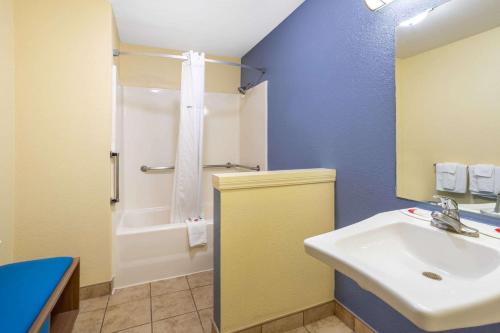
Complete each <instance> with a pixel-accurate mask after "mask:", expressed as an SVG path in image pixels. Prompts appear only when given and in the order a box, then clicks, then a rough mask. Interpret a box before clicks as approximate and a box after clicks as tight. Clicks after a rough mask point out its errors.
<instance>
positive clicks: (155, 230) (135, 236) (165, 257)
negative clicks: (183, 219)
mask: <svg viewBox="0 0 500 333" xmlns="http://www.w3.org/2000/svg"><path fill="white" fill-rule="evenodd" d="M169 216H170V211H169V210H168V209H166V208H146V209H138V210H129V211H127V212H125V214H124V215H123V218H122V221H121V224H120V226H119V227H118V230H117V234H116V245H117V254H118V258H117V260H118V262H117V272H116V276H115V280H114V286H113V287H114V288H123V287H126V286H132V285H137V284H141V283H144V282H150V281H156V280H161V279H165V278H169V277H176V276H181V275H187V274H192V273H196V272H201V271H206V270H209V269H212V266H213V262H212V261H213V221H212V220H208V221H207V222H208V223H207V225H208V244H207V246H203V247H197V248H194V249H190V248H189V243H188V238H187V230H186V225H185V224H183V223H182V224H166V223H165V221H168V218H169Z"/></svg>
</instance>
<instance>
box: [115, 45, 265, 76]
mask: <svg viewBox="0 0 500 333" xmlns="http://www.w3.org/2000/svg"><path fill="white" fill-rule="evenodd" d="M121 55H131V56H143V57H159V58H168V59H175V60H187V58H186V57H184V56H181V55H177V54H168V53H152V52H130V51H120V50H118V49H114V50H113V56H114V57H118V56H121ZM205 62H209V63H212V64H220V65H228V66H234V67H240V68H245V69H250V70H254V71H258V72H261V73H262V74H265V73H266V69H265V68H257V67H252V66H248V65H245V64H239V63H237V62H231V61H224V60H215V59H209V58H206V59H205Z"/></svg>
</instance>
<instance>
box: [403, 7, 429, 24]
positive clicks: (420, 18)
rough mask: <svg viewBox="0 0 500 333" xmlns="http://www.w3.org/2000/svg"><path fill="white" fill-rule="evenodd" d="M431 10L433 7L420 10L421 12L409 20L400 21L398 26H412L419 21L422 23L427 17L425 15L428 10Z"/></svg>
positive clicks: (427, 13)
mask: <svg viewBox="0 0 500 333" xmlns="http://www.w3.org/2000/svg"><path fill="white" fill-rule="evenodd" d="M433 10H434V8H429V9H427V10H426V11H425V12H422V13H420V14H418V15H417V16H415V17H412V18H411V19H409V20H406V21H403V22H401V23H400V24H399V26H400V27H413V26H415V25H417V24H419V23H422V22H423V21H424V20H425V19H426V18H427V16H429V14H430V12H432V11H433Z"/></svg>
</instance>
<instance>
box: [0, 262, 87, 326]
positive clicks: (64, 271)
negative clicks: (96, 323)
mask: <svg viewBox="0 0 500 333" xmlns="http://www.w3.org/2000/svg"><path fill="white" fill-rule="evenodd" d="M79 267H80V261H79V259H78V258H71V257H57V258H48V259H39V260H32V261H25V262H19V263H13V264H8V265H3V266H0V314H1V315H0V332H6V333H7V332H8V333H27V332H29V333H35V332H36V333H38V332H42V333H46V332H47V333H48V332H58V333H59V332H71V330H72V328H73V324H74V321H75V320H76V316H77V315H78V308H79V287H80V286H79V284H80V281H79V278H80V272H79Z"/></svg>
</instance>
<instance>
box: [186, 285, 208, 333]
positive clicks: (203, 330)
mask: <svg viewBox="0 0 500 333" xmlns="http://www.w3.org/2000/svg"><path fill="white" fill-rule="evenodd" d="M186 280H187V281H188V286H189V293H190V294H191V298H192V299H193V304H194V308H195V309H196V315H197V316H198V321H199V322H200V326H201V331H202V332H205V328H203V323H202V322H201V316H200V311H199V310H198V306H197V305H196V301H195V300H194V295H193V289H192V288H191V285H190V284H189V279H188V278H187V276H186Z"/></svg>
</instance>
